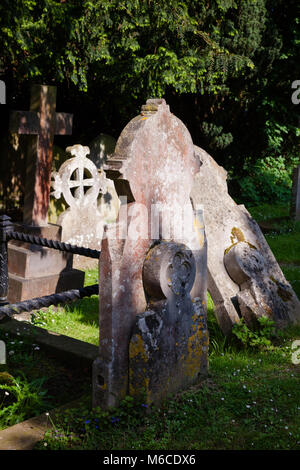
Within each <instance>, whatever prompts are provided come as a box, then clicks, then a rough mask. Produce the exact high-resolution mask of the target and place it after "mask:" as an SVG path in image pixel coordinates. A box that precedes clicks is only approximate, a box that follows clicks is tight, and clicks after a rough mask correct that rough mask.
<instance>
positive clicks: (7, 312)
mask: <svg viewBox="0 0 300 470" xmlns="http://www.w3.org/2000/svg"><path fill="white" fill-rule="evenodd" d="M9 240H18V241H22V242H25V243H30V244H34V245H40V246H43V247H46V248H53V249H54V250H60V251H65V252H68V253H72V254H78V255H82V256H87V257H89V258H96V259H99V256H100V251H98V250H92V249H90V248H85V247H81V246H76V245H71V244H69V243H63V242H61V241H58V240H49V239H48V238H42V237H39V236H37V235H31V234H27V233H23V232H17V231H15V230H14V225H13V223H12V221H11V219H10V217H8V216H7V215H2V216H0V319H1V317H2V318H3V317H4V316H12V315H14V314H17V313H21V312H24V311H26V312H29V311H31V310H36V309H39V308H42V307H49V306H50V305H58V304H65V303H67V302H70V301H73V300H76V299H81V298H83V297H89V296H91V295H94V294H98V284H94V285H93V286H87V287H82V288H79V289H71V290H68V291H65V292H59V293H56V294H51V295H46V296H44V297H36V298H34V299H30V300H25V301H22V302H17V303H15V304H9V302H8V300H7V295H8V242H9Z"/></svg>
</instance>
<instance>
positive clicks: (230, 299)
mask: <svg viewBox="0 0 300 470" xmlns="http://www.w3.org/2000/svg"><path fill="white" fill-rule="evenodd" d="M195 152H196V154H197V155H198V158H199V160H200V162H201V168H200V172H199V173H198V174H197V175H196V178H195V183H194V187H193V190H192V192H191V198H192V201H193V202H194V204H197V203H198V204H203V207H204V211H205V230H206V236H207V244H208V253H207V264H208V266H207V267H208V290H209V292H210V294H211V296H212V299H213V302H214V305H215V311H216V315H217V319H218V322H219V325H220V327H221V329H222V331H223V333H224V334H226V335H227V334H229V333H230V332H231V329H232V325H233V324H234V323H237V322H239V320H240V317H241V316H242V317H244V318H245V321H246V323H247V324H248V325H249V326H252V325H253V323H254V322H255V321H256V319H257V318H258V317H260V316H262V315H265V316H267V317H268V318H270V319H272V320H274V321H275V322H276V323H277V325H279V326H283V325H287V324H289V323H299V322H300V302H299V300H298V298H297V296H296V294H295V292H294V291H293V289H292V287H291V285H290V284H289V283H288V282H287V281H286V279H285V277H284V275H283V273H282V271H281V269H280V267H279V265H278V263H277V261H276V259H275V257H274V255H273V253H272V251H271V250H270V248H269V245H268V243H267V242H266V240H265V238H264V236H263V234H262V232H261V230H260V228H259V226H258V224H257V223H256V222H255V220H254V219H253V218H252V217H251V215H250V214H249V212H248V211H247V210H246V208H245V207H244V206H243V205H237V204H236V203H235V202H234V200H233V199H232V198H231V197H230V195H229V194H228V190H227V183H226V178H227V172H226V171H225V170H224V169H223V168H222V167H220V166H219V165H218V164H217V163H216V162H215V161H214V160H213V158H212V157H211V156H210V155H208V153H206V152H205V151H204V150H203V149H201V148H199V147H196V146H195Z"/></svg>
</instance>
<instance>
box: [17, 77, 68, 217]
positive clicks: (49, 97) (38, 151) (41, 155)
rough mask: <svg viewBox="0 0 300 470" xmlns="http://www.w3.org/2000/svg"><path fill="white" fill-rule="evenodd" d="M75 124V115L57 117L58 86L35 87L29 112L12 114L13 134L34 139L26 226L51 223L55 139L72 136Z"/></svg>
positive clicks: (29, 161) (28, 166)
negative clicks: (61, 136) (52, 168)
mask: <svg viewBox="0 0 300 470" xmlns="http://www.w3.org/2000/svg"><path fill="white" fill-rule="evenodd" d="M72 122H73V115H72V114H67V113H56V87H55V86H46V85H34V86H33V87H32V89H31V100H30V110H29V111H13V112H12V113H11V118H10V130H11V132H16V133H18V134H26V135H28V136H29V135H30V136H31V138H30V141H29V145H28V154H27V162H26V183H25V197H24V217H23V221H24V223H25V224H28V225H37V226H43V225H47V223H48V209H49V195H50V183H51V166H52V147H53V139H54V136H55V135H70V134H71V133H72Z"/></svg>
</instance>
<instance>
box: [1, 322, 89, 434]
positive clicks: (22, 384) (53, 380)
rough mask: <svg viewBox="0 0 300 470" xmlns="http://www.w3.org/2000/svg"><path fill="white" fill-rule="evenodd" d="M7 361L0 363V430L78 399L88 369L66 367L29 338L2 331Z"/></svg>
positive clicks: (86, 382)
mask: <svg viewBox="0 0 300 470" xmlns="http://www.w3.org/2000/svg"><path fill="white" fill-rule="evenodd" d="M0 340H1V341H4V342H5V344H6V352H7V364H5V365H0V430H1V429H5V428H6V427H8V426H12V425H14V424H17V423H19V422H21V421H24V420H26V419H29V418H31V417H33V416H37V415H40V414H41V413H42V412H44V411H47V410H49V409H52V408H55V407H57V406H60V405H62V404H65V403H68V402H70V400H72V399H75V398H79V397H80V396H81V395H83V394H84V393H87V392H88V391H89V390H90V372H89V371H88V370H82V369H80V370H79V369H76V367H75V366H74V367H70V366H66V365H65V364H64V363H63V362H62V361H60V360H58V359H57V358H55V357H53V356H52V355H51V354H49V352H48V351H44V350H43V348H42V347H41V346H38V345H37V344H34V343H33V342H32V340H29V339H26V338H23V337H21V336H18V332H16V335H11V334H10V333H5V332H4V331H2V330H1V329H0Z"/></svg>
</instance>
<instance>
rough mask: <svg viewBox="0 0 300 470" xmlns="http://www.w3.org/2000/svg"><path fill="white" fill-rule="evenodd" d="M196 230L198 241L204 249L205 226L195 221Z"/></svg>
mask: <svg viewBox="0 0 300 470" xmlns="http://www.w3.org/2000/svg"><path fill="white" fill-rule="evenodd" d="M193 225H194V229H195V232H196V235H197V239H198V242H199V245H200V247H201V248H202V247H203V245H204V235H203V225H202V224H201V223H200V221H199V220H198V219H196V218H195V219H194V223H193Z"/></svg>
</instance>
